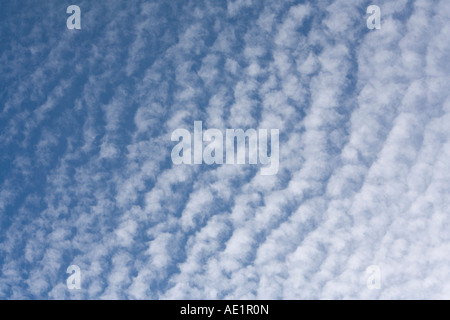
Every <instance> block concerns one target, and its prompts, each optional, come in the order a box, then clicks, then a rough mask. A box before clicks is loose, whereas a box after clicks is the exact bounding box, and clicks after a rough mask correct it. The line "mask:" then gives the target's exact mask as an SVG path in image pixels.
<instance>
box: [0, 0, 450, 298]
mask: <svg viewBox="0 0 450 320" xmlns="http://www.w3.org/2000/svg"><path fill="white" fill-rule="evenodd" d="M74 1H75V2H66V1H61V0H45V1H38V0H24V1H12V0H5V1H2V4H1V10H0V108H1V113H0V299H450V212H449V210H450V209H449V208H450V197H449V194H450V161H449V159H450V125H449V123H450V90H449V83H450V42H449V41H448V40H449V38H450V18H449V17H450V1H448V0H394V1H393V0H369V1H366V0H352V1H350V0H321V1H293V0H286V1H256V0H229V1H225V0H220V1H201V0H195V1H193V0H190V1H189V0H184V1H163V0H159V1H143V0H142V1H140V0H130V1H123V0H108V1H106V0H96V1H88V0H74ZM69 5H78V6H79V7H80V9H81V29H80V30H76V29H74V30H69V29H68V28H67V27H66V20H67V18H68V17H69V16H70V14H67V13H66V9H67V7H68V6H69ZM370 5H377V6H379V7H380V9H381V29H373V30H370V29H368V27H367V25H366V20H367V18H368V17H369V14H367V13H366V9H367V7H368V6H370ZM194 121H202V122H203V126H204V127H205V128H217V129H219V130H222V131H223V132H225V130H226V129H230V128H233V129H234V128H236V129H237V128H243V129H249V128H254V129H279V158H280V160H279V170H278V173H277V174H276V175H271V176H264V175H261V174H260V170H259V168H260V167H259V166H258V165H250V164H247V165H226V164H224V165H206V164H200V165H187V164H181V165H175V164H174V163H173V162H172V160H171V151H172V148H173V147H174V146H175V144H176V143H174V142H173V141H171V134H172V132H173V131H174V130H175V129H177V128H184V129H187V130H188V131H190V132H193V124H194ZM71 265H77V266H79V268H80V272H81V289H79V290H70V289H68V286H67V283H66V280H67V279H68V277H69V276H70V274H68V273H66V271H67V268H68V267H69V266H71ZM371 266H375V267H376V268H378V269H377V270H379V275H380V278H377V279H378V280H377V281H378V287H377V288H375V289H374V288H373V287H370V286H369V285H368V279H369V278H370V274H368V272H367V270H368V269H367V268H369V267H371Z"/></svg>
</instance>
